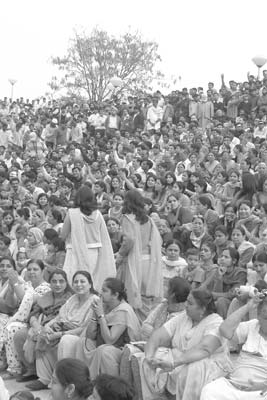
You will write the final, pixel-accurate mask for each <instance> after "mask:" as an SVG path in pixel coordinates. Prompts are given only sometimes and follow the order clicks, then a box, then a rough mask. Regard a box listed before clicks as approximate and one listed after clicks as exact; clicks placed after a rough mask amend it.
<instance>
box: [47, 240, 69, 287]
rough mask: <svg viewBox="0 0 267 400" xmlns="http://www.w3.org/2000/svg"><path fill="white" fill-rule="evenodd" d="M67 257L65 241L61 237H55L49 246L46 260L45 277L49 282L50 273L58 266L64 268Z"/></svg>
mask: <svg viewBox="0 0 267 400" xmlns="http://www.w3.org/2000/svg"><path fill="white" fill-rule="evenodd" d="M65 257H66V249H65V242H64V240H62V239H61V238H59V237H55V238H54V239H52V240H51V242H50V243H49V244H48V246H47V255H46V257H45V260H44V264H45V270H44V279H45V280H46V281H47V282H49V278H50V275H51V273H52V272H53V271H54V270H55V269H56V268H63V265H64V262H65Z"/></svg>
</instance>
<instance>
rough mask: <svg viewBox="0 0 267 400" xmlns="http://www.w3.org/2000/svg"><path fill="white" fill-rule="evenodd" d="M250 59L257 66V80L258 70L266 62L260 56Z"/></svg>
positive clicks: (266, 60)
mask: <svg viewBox="0 0 267 400" xmlns="http://www.w3.org/2000/svg"><path fill="white" fill-rule="evenodd" d="M252 61H253V62H254V64H255V65H256V66H257V67H258V80H260V71H261V68H262V67H263V66H264V64H266V62H267V59H266V58H265V57H262V56H255V57H253V58H252Z"/></svg>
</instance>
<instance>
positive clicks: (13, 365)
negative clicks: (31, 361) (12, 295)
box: [3, 260, 50, 379]
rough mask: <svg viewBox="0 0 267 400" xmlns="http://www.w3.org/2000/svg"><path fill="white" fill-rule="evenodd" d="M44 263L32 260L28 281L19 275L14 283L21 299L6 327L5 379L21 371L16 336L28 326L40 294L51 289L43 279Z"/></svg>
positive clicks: (4, 335) (29, 266) (29, 263)
mask: <svg viewBox="0 0 267 400" xmlns="http://www.w3.org/2000/svg"><path fill="white" fill-rule="evenodd" d="M43 271H44V264H43V262H42V261H41V260H30V261H29V262H28V264H27V278H28V279H29V281H28V282H24V281H23V280H22V279H21V278H20V277H17V282H16V283H15V284H13V287H14V291H15V292H16V294H17V297H18V298H19V299H20V300H21V303H20V305H19V307H18V310H17V312H16V313H15V314H14V315H13V316H12V317H10V319H9V321H8V323H7V325H6V327H5V329H4V332H3V333H4V334H3V338H4V343H5V350H6V358H7V366H8V368H7V373H6V374H5V375H4V378H5V379H11V378H12V377H14V375H17V374H19V373H20V372H21V364H20V361H19V359H18V353H17V351H16V348H15V345H14V336H15V334H16V333H17V332H18V331H20V330H21V329H23V328H25V327H27V321H28V317H29V314H30V311H31V308H32V306H33V304H34V303H35V301H36V297H37V296H38V295H40V296H41V295H43V294H44V293H46V292H48V291H50V285H49V284H48V283H47V282H45V281H44V279H43Z"/></svg>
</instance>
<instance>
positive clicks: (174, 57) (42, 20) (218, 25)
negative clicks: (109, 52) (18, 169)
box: [0, 0, 267, 98]
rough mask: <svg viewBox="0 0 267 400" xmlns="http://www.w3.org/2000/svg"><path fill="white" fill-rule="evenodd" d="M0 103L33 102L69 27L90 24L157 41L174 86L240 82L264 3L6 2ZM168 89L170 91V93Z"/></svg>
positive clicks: (260, 38) (0, 29)
mask: <svg viewBox="0 0 267 400" xmlns="http://www.w3.org/2000/svg"><path fill="white" fill-rule="evenodd" d="M1 3H2V4H1V23H0V35H1V41H0V43H1V63H0V97H3V96H10V92H11V90H10V84H9V83H8V79H9V78H13V79H16V80H17V83H16V85H15V90H14V97H19V96H24V97H29V98H33V97H37V96H41V95H42V94H44V93H45V92H46V91H47V90H48V87H47V82H48V81H49V80H50V78H51V76H52V75H55V70H54V68H53V67H52V66H51V64H50V63H49V59H50V57H51V56H56V55H64V53H65V51H66V49H67V46H68V40H69V38H70V37H71V36H72V35H73V31H74V29H78V30H79V28H85V29H86V30H87V31H88V32H90V31H91V30H92V29H93V28H94V27H95V26H96V25H97V26H98V27H99V28H104V29H106V30H107V31H108V32H110V33H112V34H119V33H122V32H124V31H126V30H127V29H128V27H131V28H132V29H133V30H135V29H138V30H139V31H140V32H141V33H142V34H143V36H144V38H145V39H152V40H156V41H157V42H158V43H159V53H160V55H161V57H162V59H163V62H162V64H161V70H162V71H163V72H165V73H166V75H167V76H171V75H174V76H176V77H177V78H178V76H181V78H182V81H181V85H182V86H189V87H190V86H191V87H192V86H197V85H203V86H204V87H206V86H207V83H208V81H214V82H216V83H217V85H218V83H219V81H220V74H221V73H222V72H224V74H225V77H226V80H227V81H229V79H236V80H237V81H241V80H245V76H246V73H247V72H248V71H250V72H251V73H253V74H256V73H257V70H256V67H255V66H254V64H253V63H252V61H251V58H252V57H253V56H255V55H258V54H259V55H263V56H266V57H267V41H266V39H267V28H266V27H267V24H266V18H267V1H266V0H253V1H251V0H223V1H219V0H165V1H159V0H132V1H129V0H128V1H127V0H113V1H111V0H96V1H92V0H64V1H63V0H46V1H40V0H12V1H4V0H2V2H1ZM174 89H177V87H176V88H174Z"/></svg>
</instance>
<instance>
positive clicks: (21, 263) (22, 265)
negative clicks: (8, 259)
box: [16, 247, 29, 279]
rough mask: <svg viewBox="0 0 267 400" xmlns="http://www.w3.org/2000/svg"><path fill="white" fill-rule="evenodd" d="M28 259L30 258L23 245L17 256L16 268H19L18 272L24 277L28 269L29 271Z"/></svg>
mask: <svg viewBox="0 0 267 400" xmlns="http://www.w3.org/2000/svg"><path fill="white" fill-rule="evenodd" d="M28 261H29V260H28V259H27V257H26V250H25V247H21V248H20V249H19V250H18V252H17V256H16V270H17V273H18V274H19V275H21V276H22V278H23V279H24V277H25V274H26V271H27V270H26V267H27V263H28Z"/></svg>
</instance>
